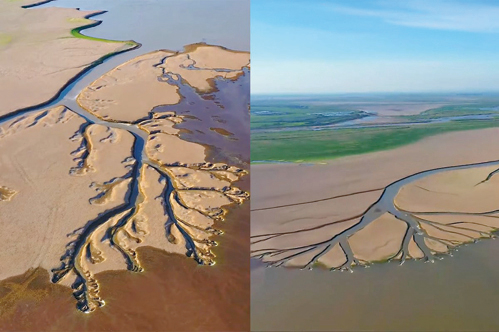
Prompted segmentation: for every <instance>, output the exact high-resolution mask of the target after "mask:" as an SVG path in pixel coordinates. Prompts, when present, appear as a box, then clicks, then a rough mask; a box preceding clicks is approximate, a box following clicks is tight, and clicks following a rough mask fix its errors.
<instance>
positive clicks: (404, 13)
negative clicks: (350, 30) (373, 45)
mask: <svg viewBox="0 0 499 332" xmlns="http://www.w3.org/2000/svg"><path fill="white" fill-rule="evenodd" d="M491 3H493V1H489V2H487V3H479V2H474V3H473V2H471V1H468V2H462V1H455V0H404V1H394V0H388V1H379V2H378V3H377V5H378V6H377V8H374V9H364V8H362V9H360V8H357V7H348V6H335V5H333V6H330V5H327V6H328V7H329V8H330V9H331V10H334V11H336V12H340V13H344V14H348V15H358V16H366V17H377V18H380V19H382V20H384V21H385V22H387V23H390V24H394V25H402V26H408V27H418V28H427V29H438V30H457V31H468V32H499V5H491Z"/></svg>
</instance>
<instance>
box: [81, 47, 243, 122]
mask: <svg viewBox="0 0 499 332" xmlns="http://www.w3.org/2000/svg"><path fill="white" fill-rule="evenodd" d="M248 66H249V53H248V52H235V51H230V50H227V49H225V48H222V47H219V46H211V45H205V44H194V45H188V46H186V48H185V51H184V52H171V51H165V50H161V51H155V52H152V53H148V54H145V55H142V56H139V57H136V58H134V59H132V60H130V61H128V62H126V63H124V64H122V65H120V66H118V67H117V68H116V69H114V70H112V71H110V72H109V73H107V74H105V75H103V76H102V77H101V78H99V79H97V80H96V81H95V82H93V83H92V84H90V85H89V86H88V87H87V88H86V89H84V90H83V91H82V92H81V94H80V95H79V96H78V103H79V104H80V106H81V107H83V108H85V109H86V110H88V111H89V112H91V113H93V114H95V115H96V116H98V117H100V118H102V119H106V120H110V121H122V122H135V121H137V120H139V119H143V118H144V117H147V116H148V114H149V112H150V111H151V110H152V109H153V108H154V107H155V106H164V105H173V104H177V103H178V102H179V101H180V98H181V96H180V94H179V91H178V87H177V85H178V84H182V83H186V84H188V85H190V86H192V87H193V88H195V89H196V90H197V91H198V92H200V93H209V92H212V91H213V90H214V89H215V86H214V80H215V79H216V78H220V79H230V80H234V79H237V77H239V76H240V75H242V74H243V68H245V67H248ZM169 83H171V84H169Z"/></svg>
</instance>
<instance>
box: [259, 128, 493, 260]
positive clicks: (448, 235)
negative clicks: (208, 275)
mask: <svg viewBox="0 0 499 332" xmlns="http://www.w3.org/2000/svg"><path fill="white" fill-rule="evenodd" d="M498 134H499V129H484V130H476V131H465V132H455V133H447V134H443V135H439V136H434V137H430V138H427V139H424V140H422V141H419V142H417V143H415V144H412V145H408V146H404V147H400V148H397V149H393V150H388V151H382V152H375V153H370V154H365V155H358V156H351V157H345V158H340V159H337V160H333V161H330V162H327V164H325V165H300V164H274V165H270V164H269V165H254V166H252V171H253V175H252V181H253V182H252V187H253V199H252V236H253V238H252V242H253V245H252V250H253V255H254V256H256V257H259V256H260V255H261V254H263V253H265V252H267V253H268V254H267V255H266V256H265V257H264V258H263V259H264V260H265V261H267V262H275V263H279V262H281V261H280V260H281V259H283V258H286V257H289V256H290V255H292V254H298V253H299V252H301V251H303V250H305V249H310V251H308V252H306V253H303V254H300V255H297V256H296V257H292V258H290V259H288V260H286V262H285V263H284V264H285V265H286V266H300V267H304V266H305V267H310V266H311V265H310V264H308V262H310V261H314V256H315V255H318V254H319V256H318V258H316V260H315V262H312V263H311V264H315V263H322V264H324V265H326V266H327V267H331V268H346V267H349V266H350V265H355V264H364V263H366V262H375V261H384V260H387V259H392V258H397V259H405V258H423V257H424V258H425V259H426V258H428V259H431V257H429V252H427V253H426V254H425V253H423V252H422V251H421V248H420V247H421V245H416V243H415V242H414V239H417V240H421V241H424V243H425V244H426V246H427V247H428V248H429V250H430V251H431V252H432V253H438V252H447V251H448V250H449V249H450V248H452V247H454V246H456V245H459V244H461V243H464V242H469V241H472V240H473V239H476V238H480V237H490V232H491V231H492V230H493V229H495V227H496V226H497V225H498V224H497V223H495V222H493V221H492V220H491V219H493V220H495V219H494V218H490V217H478V216H474V215H472V216H460V217H457V218H456V216H452V217H451V216H448V215H443V216H440V215H439V216H432V217H431V220H432V221H433V222H432V224H428V223H426V224H425V223H424V222H423V223H420V225H421V227H422V228H423V230H424V231H425V233H424V234H423V235H421V237H420V236H419V235H418V236H416V235H415V236H414V237H412V236H411V234H409V235H408V237H407V243H406V244H403V240H405V234H406V230H407V229H408V225H407V224H406V223H405V222H403V221H401V220H398V219H395V217H394V216H392V215H389V214H386V213H385V214H383V211H382V209H379V210H377V211H374V210H373V211H372V213H371V214H372V215H373V216H374V219H373V221H372V222H371V223H370V224H369V225H368V226H366V227H364V228H362V229H361V230H356V231H354V232H352V233H351V235H348V236H346V237H345V236H337V237H335V235H339V234H341V233H342V232H343V231H344V230H346V229H348V228H349V227H351V226H353V225H356V224H357V223H358V222H359V221H360V218H361V217H362V216H363V215H364V212H365V211H367V210H368V209H369V207H370V206H371V205H372V204H374V203H375V202H376V200H377V199H378V198H379V197H380V196H381V193H382V189H383V188H384V187H386V186H387V185H389V184H390V183H392V182H394V181H397V180H399V179H401V178H404V177H406V176H409V175H412V174H415V173H418V172H421V171H424V170H428V169H433V168H440V167H445V166H452V165H460V164H469V163H478V162H485V161H490V160H493V159H494V156H497V155H499V154H498V152H499V143H497V140H496V139H495V138H496V137H497V135H498ZM477 147H479V148H477ZM493 170H495V168H491V167H487V168H477V169H473V170H471V169H470V170H462V171H455V172H446V173H441V174H438V175H434V176H432V177H428V178H424V179H421V180H419V181H417V182H415V183H413V184H411V185H408V186H406V187H403V188H402V190H401V191H400V193H399V194H398V195H397V198H396V202H395V203H396V204H397V206H398V207H399V208H401V209H404V210H408V211H411V212H413V214H412V216H413V217H415V218H418V217H419V218H425V219H428V218H429V216H428V215H421V212H428V211H447V212H449V211H454V212H472V213H478V212H485V211H492V210H495V209H497V205H496V204H495V203H496V202H495V197H497V195H498V193H497V189H496V187H497V186H494V182H495V181H498V179H499V177H497V178H495V177H492V178H491V179H490V180H489V181H487V182H485V183H481V184H480V185H477V184H478V183H480V181H482V180H484V179H485V178H486V177H487V175H488V174H490V172H491V171H493ZM307 202H309V203H307ZM373 209H378V207H377V206H374V207H373ZM477 218H480V220H479V221H478V219H477ZM443 219H445V220H447V222H448V223H453V222H466V223H468V224H466V227H465V228H467V229H468V228H469V229H471V230H467V229H464V230H463V229H460V230H458V231H459V233H460V234H455V232H453V231H455V230H453V229H452V227H450V228H447V229H444V231H442V230H441V229H438V228H436V227H440V226H439V225H435V222H441V223H443V222H442V220H443ZM471 224H473V225H474V226H473V227H468V226H469V225H471ZM339 225H344V226H348V227H346V228H341V227H339ZM440 228H442V227H440ZM437 231H438V232H440V233H438V232H437ZM264 234H267V235H265V236H262V235H264ZM331 239H336V240H332V242H327V243H331V244H332V246H331V247H329V248H327V249H326V248H325V247H326V246H327V243H326V241H331ZM442 239H445V240H447V241H441V240H442ZM338 242H339V243H338ZM341 247H343V249H344V250H346V252H344V253H342V251H341V250H338V249H341ZM404 248H405V249H404ZM402 249H404V250H402ZM323 250H325V254H324V253H323V254H322V255H323V256H320V253H321V252H322V251H323ZM350 250H351V252H352V253H353V255H350V254H348V252H349V251H350ZM342 256H343V257H342ZM347 256H348V258H349V261H348V262H347ZM343 264H346V265H343Z"/></svg>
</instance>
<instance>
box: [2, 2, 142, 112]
mask: <svg viewBox="0 0 499 332" xmlns="http://www.w3.org/2000/svg"><path fill="white" fill-rule="evenodd" d="M32 2H33V1H26V0H22V1H0V76H1V77H2V80H1V81H0V100H2V103H1V105H0V116H2V115H5V114H8V113H10V112H12V111H15V110H18V109H20V108H24V107H28V106H33V105H38V104H41V103H43V102H45V101H47V100H49V99H50V98H52V97H54V96H55V95H56V93H57V92H58V91H59V90H60V89H61V88H62V86H63V85H64V84H66V82H68V81H69V80H70V79H71V78H73V77H74V76H75V75H77V74H78V73H79V72H81V71H82V70H83V69H85V68H86V67H88V66H89V65H91V64H92V62H94V61H96V60H98V59H99V58H101V57H103V56H104V55H106V54H109V53H114V52H119V51H123V50H126V49H129V48H132V47H135V45H136V44H135V43H132V42H99V41H92V40H87V39H81V38H75V37H73V36H72V35H71V33H70V31H71V29H73V28H76V27H80V26H83V25H87V24H90V23H92V22H95V21H93V20H89V19H85V18H84V17H85V16H87V15H89V14H92V13H94V12H90V11H79V10H76V9H69V8H56V7H53V8H31V9H23V8H21V7H20V6H21V5H27V4H29V3H32Z"/></svg>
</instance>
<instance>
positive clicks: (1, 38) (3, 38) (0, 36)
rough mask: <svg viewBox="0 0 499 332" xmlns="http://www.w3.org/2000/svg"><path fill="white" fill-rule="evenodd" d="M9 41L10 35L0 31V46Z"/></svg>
mask: <svg viewBox="0 0 499 332" xmlns="http://www.w3.org/2000/svg"><path fill="white" fill-rule="evenodd" d="M11 41H12V36H10V35H8V34H5V33H0V46H4V45H7V44H9V43H10V42H11Z"/></svg>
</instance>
